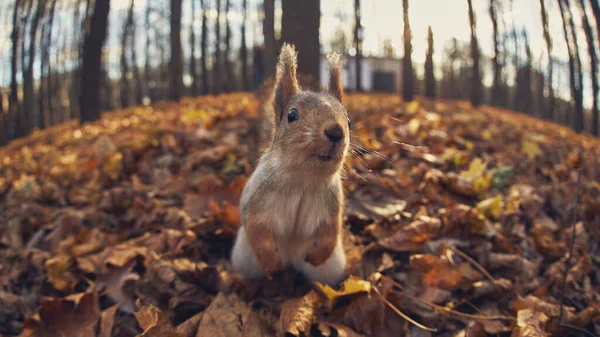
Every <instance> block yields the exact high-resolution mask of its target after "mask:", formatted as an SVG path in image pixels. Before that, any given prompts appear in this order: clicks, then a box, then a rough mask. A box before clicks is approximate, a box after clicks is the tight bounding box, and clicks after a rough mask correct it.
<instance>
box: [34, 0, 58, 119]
mask: <svg viewBox="0 0 600 337" xmlns="http://www.w3.org/2000/svg"><path fill="white" fill-rule="evenodd" d="M56 2H57V0H52V1H51V3H50V11H49V14H48V19H47V21H45V22H44V23H43V25H42V35H41V37H40V41H41V42H40V44H41V60H40V87H39V92H38V100H39V102H38V105H39V113H40V120H39V121H40V123H39V124H38V126H39V127H40V129H42V128H44V127H46V126H49V125H52V123H51V116H52V106H51V100H50V97H51V94H50V75H51V74H50V46H51V45H52V24H53V22H54V13H55V11H56ZM44 73H45V74H46V76H45V77H44ZM44 84H46V88H48V92H45V91H44Z"/></svg>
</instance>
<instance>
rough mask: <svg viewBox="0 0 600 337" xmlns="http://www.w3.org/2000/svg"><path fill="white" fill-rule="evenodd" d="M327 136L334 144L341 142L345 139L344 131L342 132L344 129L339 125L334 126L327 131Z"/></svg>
mask: <svg viewBox="0 0 600 337" xmlns="http://www.w3.org/2000/svg"><path fill="white" fill-rule="evenodd" d="M325 136H327V138H329V140H331V141H332V142H339V141H340V140H341V139H342V138H344V130H342V127H341V126H340V125H339V124H334V125H331V126H328V127H327V128H326V129H325Z"/></svg>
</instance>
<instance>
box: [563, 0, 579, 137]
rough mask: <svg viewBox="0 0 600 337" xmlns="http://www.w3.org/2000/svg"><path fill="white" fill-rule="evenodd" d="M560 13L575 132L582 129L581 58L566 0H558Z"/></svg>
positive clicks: (569, 8) (569, 7)
mask: <svg viewBox="0 0 600 337" xmlns="http://www.w3.org/2000/svg"><path fill="white" fill-rule="evenodd" d="M558 5H559V7H560V15H561V18H562V22H563V33H564V35H565V41H566V43H567V50H568V52H569V82H570V85H571V97H572V99H573V101H574V103H575V115H574V116H573V117H574V118H573V119H572V120H573V128H574V129H575V131H577V132H581V131H583V97H582V74H581V60H580V58H579V47H578V43H577V35H576V32H575V29H574V27H575V25H574V23H573V17H572V13H571V6H570V4H569V1H568V0H558Z"/></svg>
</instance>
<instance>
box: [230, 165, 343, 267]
mask: <svg viewBox="0 0 600 337" xmlns="http://www.w3.org/2000/svg"><path fill="white" fill-rule="evenodd" d="M336 178H337V179H339V177H331V178H329V179H328V180H329V181H328V182H323V181H316V179H315V177H313V178H312V179H310V178H306V179H298V177H297V176H290V175H289V174H288V173H283V170H276V169H275V168H274V167H273V166H267V165H265V164H264V161H262V162H261V163H259V165H258V166H257V168H256V171H255V172H254V174H253V175H252V177H251V178H250V180H249V181H248V183H247V185H246V187H245V189H244V192H243V193H242V198H241V201H240V207H241V209H242V212H246V213H249V212H252V213H253V217H255V218H258V219H260V222H261V223H263V224H264V225H265V226H268V227H270V228H271V229H272V230H273V232H274V234H275V237H276V239H277V241H278V246H279V248H280V249H281V250H282V253H285V255H287V257H288V258H289V259H292V258H294V257H296V256H298V255H300V254H304V253H305V252H306V251H307V249H309V248H311V247H312V246H313V244H314V239H315V238H314V237H313V234H314V232H315V231H316V229H317V227H318V226H320V225H322V224H324V223H325V222H326V221H332V218H333V214H332V213H331V212H332V211H331V205H329V204H330V203H331V201H332V200H331V193H332V187H331V186H332V184H333V183H334V182H333V179H336ZM328 195H329V200H327V198H328Z"/></svg>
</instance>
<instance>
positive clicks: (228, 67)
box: [223, 0, 235, 92]
mask: <svg viewBox="0 0 600 337" xmlns="http://www.w3.org/2000/svg"><path fill="white" fill-rule="evenodd" d="M229 7H230V2H229V0H225V57H224V59H225V60H224V61H225V73H226V75H227V81H225V83H223V91H224V92H231V91H232V90H235V78H234V75H233V65H232V64H231V59H230V57H231V27H230V26H229Z"/></svg>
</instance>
